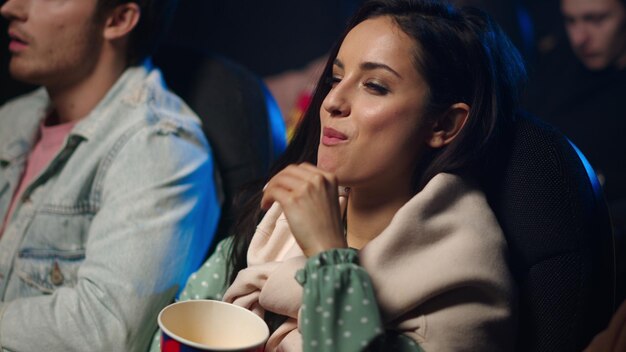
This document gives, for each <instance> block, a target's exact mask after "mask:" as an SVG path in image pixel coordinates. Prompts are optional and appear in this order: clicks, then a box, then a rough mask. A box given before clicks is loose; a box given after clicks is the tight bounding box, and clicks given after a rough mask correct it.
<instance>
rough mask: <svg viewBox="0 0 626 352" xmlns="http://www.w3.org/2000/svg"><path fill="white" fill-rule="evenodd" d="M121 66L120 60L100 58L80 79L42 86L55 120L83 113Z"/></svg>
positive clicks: (95, 102)
mask: <svg viewBox="0 0 626 352" xmlns="http://www.w3.org/2000/svg"><path fill="white" fill-rule="evenodd" d="M124 69H125V62H124V61H123V60H113V59H112V58H111V59H110V60H105V59H103V60H100V62H98V63H97V64H96V65H95V66H94V69H93V70H92V72H90V73H89V74H88V75H85V77H84V78H83V79H80V80H78V81H76V82H72V83H70V84H65V85H58V86H54V85H48V86H46V89H47V91H48V94H49V95H50V100H51V101H52V107H53V110H54V113H55V114H56V116H57V117H58V118H57V121H58V123H66V122H72V121H77V120H80V119H82V118H84V117H86V116H87V115H88V114H89V113H90V112H91V110H93V109H94V108H95V107H96V105H98V103H99V102H100V101H101V100H102V98H104V96H105V95H106V93H107V92H108V91H109V89H111V87H112V86H113V85H114V84H115V82H117V80H118V79H119V77H120V76H121V75H122V73H123V72H124Z"/></svg>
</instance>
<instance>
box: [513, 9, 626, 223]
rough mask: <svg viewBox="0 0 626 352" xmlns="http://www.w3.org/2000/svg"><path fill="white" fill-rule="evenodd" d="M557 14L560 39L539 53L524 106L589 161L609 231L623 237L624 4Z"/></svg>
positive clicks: (625, 187)
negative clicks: (610, 225)
mask: <svg viewBox="0 0 626 352" xmlns="http://www.w3.org/2000/svg"><path fill="white" fill-rule="evenodd" d="M560 11H561V14H562V18H563V23H564V34H565V35H566V37H565V38H566V40H562V41H560V42H559V41H558V39H557V40H556V41H555V38H558V35H555V36H549V38H551V39H552V40H550V45H547V46H546V47H545V48H544V50H542V51H541V57H540V60H539V61H538V66H537V68H536V70H535V71H534V72H533V74H532V75H531V80H530V85H529V88H528V89H527V97H526V98H527V99H526V104H525V105H526V107H527V109H528V110H529V111H531V112H533V113H534V114H536V115H538V116H539V117H540V118H542V119H544V120H546V121H548V122H549V123H551V124H552V125H554V126H556V127H557V128H559V129H560V130H562V131H563V132H564V133H565V135H566V136H568V138H569V139H570V140H571V141H572V142H573V143H574V144H576V145H577V146H578V147H579V148H580V149H581V151H582V152H583V154H585V156H586V157H587V158H588V159H589V161H590V163H591V165H592V167H593V168H594V169H595V171H596V173H597V174H598V177H599V179H600V182H601V183H602V185H603V188H604V191H605V195H606V198H607V201H608V202H609V206H610V208H611V215H612V218H613V222H614V226H615V228H616V230H617V232H618V234H620V233H621V234H623V233H624V230H625V229H626V142H625V141H624V136H626V112H625V111H624V109H623V107H622V102H623V100H624V98H625V97H626V1H624V0H561V2H560ZM565 38H564V39H565ZM546 43H547V42H546ZM544 44H545V43H544Z"/></svg>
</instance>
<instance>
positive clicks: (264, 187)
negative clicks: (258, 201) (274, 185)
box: [263, 182, 270, 192]
mask: <svg viewBox="0 0 626 352" xmlns="http://www.w3.org/2000/svg"><path fill="white" fill-rule="evenodd" d="M269 184H270V183H269V182H268V183H266V184H265V186H263V192H265V189H266V188H267V186H268V185H269Z"/></svg>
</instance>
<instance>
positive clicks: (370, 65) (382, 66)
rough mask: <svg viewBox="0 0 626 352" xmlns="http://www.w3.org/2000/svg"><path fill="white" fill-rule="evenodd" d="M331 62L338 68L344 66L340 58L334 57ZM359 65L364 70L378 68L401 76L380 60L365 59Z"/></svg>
mask: <svg viewBox="0 0 626 352" xmlns="http://www.w3.org/2000/svg"><path fill="white" fill-rule="evenodd" d="M333 64H334V65H335V66H337V67H339V68H340V69H343V68H344V65H343V62H341V60H339V59H335V61H333ZM360 67H361V69H362V70H364V71H372V70H378V69H383V70H387V71H389V72H391V73H393V74H394V75H395V76H397V77H398V78H402V76H400V74H399V73H398V72H396V70H394V69H392V68H391V67H389V66H388V65H385V64H383V63H380V62H372V61H366V62H363V63H361V65H360Z"/></svg>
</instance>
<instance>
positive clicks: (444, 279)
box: [224, 174, 515, 351]
mask: <svg viewBox="0 0 626 352" xmlns="http://www.w3.org/2000/svg"><path fill="white" fill-rule="evenodd" d="M342 198H343V197H342ZM340 202H341V203H342V204H345V199H340ZM505 256H506V243H505V240H504V237H503V235H502V232H501V230H500V227H499V226H498V223H497V221H496V219H495V217H494V215H493V213H492V211H491V209H490V208H489V206H488V205H487V202H486V200H485V197H484V195H483V194H482V192H480V191H479V190H478V189H476V188H475V187H473V186H472V185H470V184H468V183H467V182H465V181H464V180H463V179H461V178H460V177H458V176H455V175H451V174H439V175H437V176H435V177H434V178H433V179H432V180H431V181H430V182H429V183H428V184H427V185H426V187H425V188H424V189H423V190H422V191H421V192H420V193H418V194H417V195H415V196H414V197H413V198H412V199H411V200H410V201H409V202H407V203H406V204H405V205H404V206H403V207H402V208H401V209H400V210H398V212H397V213H396V214H395V216H394V217H393V219H392V220H391V222H390V224H389V226H388V227H387V228H386V229H385V230H384V231H383V232H381V234H380V235H378V237H376V238H375V239H374V240H372V241H371V242H370V243H368V244H367V245H366V246H365V247H364V248H363V249H362V250H361V251H360V253H359V259H360V261H361V265H362V266H363V267H364V268H365V270H366V271H367V272H368V273H369V275H370V276H371V279H372V283H373V285H374V292H375V295H376V297H377V301H378V305H379V309H380V311H381V314H382V317H383V319H384V321H385V324H386V329H393V330H399V331H401V332H402V333H404V334H406V335H407V336H409V337H410V338H412V339H413V340H415V341H416V342H418V343H419V344H420V346H421V347H422V348H423V349H424V350H426V351H431V350H432V351H505V350H511V348H512V346H513V345H514V342H515V341H514V325H515V324H514V319H513V317H512V305H513V297H514V294H513V291H514V289H513V284H512V280H511V277H510V273H509V271H508V268H507V265H506V258H505ZM305 262H306V258H305V257H304V256H303V253H302V251H301V249H300V248H299V247H298V245H297V243H296V241H295V239H294V238H293V235H292V234H291V231H290V229H289V224H288V223H287V220H286V219H285V216H284V214H282V211H281V209H280V206H279V205H278V204H274V205H273V206H272V207H271V209H270V210H269V211H268V212H267V214H266V215H265V217H264V218H263V220H262V221H261V223H260V224H259V226H258V228H257V231H256V233H255V235H254V237H253V239H252V242H251V244H250V248H249V250H248V268H247V269H244V270H242V271H241V272H240V273H239V274H238V276H237V279H236V280H235V282H234V283H233V285H232V286H231V287H230V288H229V289H228V291H227V292H226V294H225V296H224V300H225V301H229V302H233V303H235V304H237V305H240V306H243V307H246V308H248V309H251V310H252V311H254V312H256V313H257V314H259V315H260V316H261V317H262V316H263V315H264V312H265V311H266V310H269V311H272V312H275V313H278V314H281V315H284V316H287V317H288V320H287V321H286V322H285V323H284V324H283V325H281V326H280V327H279V328H278V329H277V330H276V331H275V332H274V333H273V334H272V335H271V336H270V338H269V340H268V342H267V345H266V349H267V350H268V351H301V350H302V341H301V336H300V334H299V332H298V328H297V318H298V314H299V308H300V303H301V299H302V287H301V286H300V285H299V284H298V283H297V282H296V280H295V279H294V276H295V273H296V271H297V270H298V269H301V268H303V267H304V264H305Z"/></svg>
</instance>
